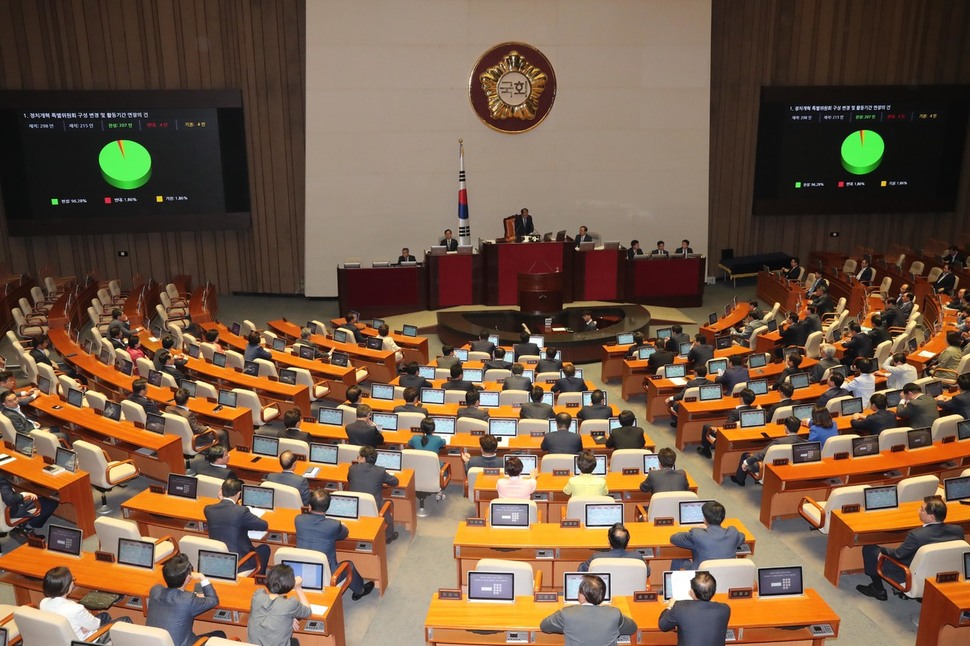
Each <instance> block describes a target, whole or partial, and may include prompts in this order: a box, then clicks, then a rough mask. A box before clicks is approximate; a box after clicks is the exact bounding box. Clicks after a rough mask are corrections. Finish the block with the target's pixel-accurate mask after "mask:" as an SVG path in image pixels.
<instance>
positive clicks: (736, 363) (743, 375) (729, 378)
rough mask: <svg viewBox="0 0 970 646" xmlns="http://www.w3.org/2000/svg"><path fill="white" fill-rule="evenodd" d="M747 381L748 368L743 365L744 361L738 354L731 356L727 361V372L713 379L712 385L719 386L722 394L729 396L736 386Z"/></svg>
mask: <svg viewBox="0 0 970 646" xmlns="http://www.w3.org/2000/svg"><path fill="white" fill-rule="evenodd" d="M748 379H749V374H748V368H747V367H746V366H745V365H744V359H743V358H742V356H741V355H739V354H733V355H731V357H730V358H729V359H728V368H727V370H725V371H724V372H723V373H722V374H719V375H718V376H717V377H715V378H714V383H716V384H721V386H723V387H724V394H725V395H728V396H730V395H731V393H733V392H734V387H735V386H736V385H738V384H739V383H741V382H742V381H747V380H748Z"/></svg>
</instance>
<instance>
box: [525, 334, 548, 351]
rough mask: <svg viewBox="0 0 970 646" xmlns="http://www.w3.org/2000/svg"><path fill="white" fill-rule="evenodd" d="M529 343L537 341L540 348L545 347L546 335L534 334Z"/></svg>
mask: <svg viewBox="0 0 970 646" xmlns="http://www.w3.org/2000/svg"><path fill="white" fill-rule="evenodd" d="M529 343H535V344H536V345H537V346H539V347H540V348H544V347H545V346H546V337H544V336H542V335H541V334H533V335H531V336H530V337H529Z"/></svg>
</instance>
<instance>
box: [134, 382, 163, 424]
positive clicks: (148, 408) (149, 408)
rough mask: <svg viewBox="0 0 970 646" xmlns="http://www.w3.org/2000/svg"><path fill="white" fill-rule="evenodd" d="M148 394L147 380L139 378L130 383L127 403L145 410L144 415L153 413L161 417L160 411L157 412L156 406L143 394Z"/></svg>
mask: <svg viewBox="0 0 970 646" xmlns="http://www.w3.org/2000/svg"><path fill="white" fill-rule="evenodd" d="M147 392H148V380H147V379H142V378H141V377H139V378H138V379H135V380H134V381H133V382H131V394H130V395H128V401H130V402H135V403H136V404H138V405H140V406H141V407H142V408H143V409H145V412H146V413H153V414H155V415H161V414H162V411H160V410H158V404H156V403H155V402H153V401H152V400H150V399H149V398H148V397H147V395H146V394H145V393H147Z"/></svg>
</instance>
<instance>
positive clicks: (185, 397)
mask: <svg viewBox="0 0 970 646" xmlns="http://www.w3.org/2000/svg"><path fill="white" fill-rule="evenodd" d="M188 401H189V391H187V390H186V389H185V388H179V389H178V390H176V391H175V405H174V406H169V407H168V408H166V409H165V412H166V413H172V414H173V415H178V416H179V417H184V418H185V419H186V420H187V421H188V423H189V428H191V429H192V434H193V435H199V434H200V433H206V432H208V431H212V432H213V433H215V434H216V438H217V439H218V440H219V444H220V445H222V446H224V447H226V448H227V449H228V448H229V434H228V433H227V432H226V431H225V430H223V429H221V428H212V427H210V426H206V425H205V424H203V423H202V422H200V421H199V416H198V415H196V414H195V413H194V412H192V411H191V410H189V407H188Z"/></svg>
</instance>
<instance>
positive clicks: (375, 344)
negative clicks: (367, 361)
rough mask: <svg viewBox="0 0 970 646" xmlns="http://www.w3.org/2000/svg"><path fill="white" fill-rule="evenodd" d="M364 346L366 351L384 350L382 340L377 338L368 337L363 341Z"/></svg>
mask: <svg viewBox="0 0 970 646" xmlns="http://www.w3.org/2000/svg"><path fill="white" fill-rule="evenodd" d="M364 345H365V346H367V349H368V350H383V349H384V339H382V338H381V337H379V336H372V337H368V338H367V340H366V341H364Z"/></svg>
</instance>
